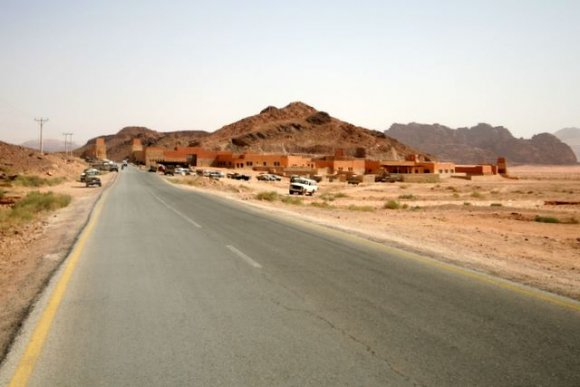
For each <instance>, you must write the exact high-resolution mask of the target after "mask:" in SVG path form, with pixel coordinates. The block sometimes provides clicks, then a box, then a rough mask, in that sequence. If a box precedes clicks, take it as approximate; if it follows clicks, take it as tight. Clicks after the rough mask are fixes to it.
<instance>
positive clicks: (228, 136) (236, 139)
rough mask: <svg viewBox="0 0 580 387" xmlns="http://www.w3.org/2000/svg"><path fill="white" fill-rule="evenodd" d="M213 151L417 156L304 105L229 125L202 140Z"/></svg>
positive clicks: (267, 110) (375, 133)
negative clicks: (338, 149) (343, 152)
mask: <svg viewBox="0 0 580 387" xmlns="http://www.w3.org/2000/svg"><path fill="white" fill-rule="evenodd" d="M199 145H201V146H203V147H205V148H208V149H213V150H232V151H236V152H248V151H250V152H276V153H306V154H332V153H334V150H335V149H337V148H342V149H344V150H345V153H346V154H347V155H351V156H362V157H365V156H366V157H372V158H377V159H392V160H396V159H402V158H404V157H405V156H406V155H408V154H413V153H418V152H417V151H416V150H415V149H412V148H410V147H408V146H406V145H404V144H401V143H400V142H399V141H397V140H395V139H393V138H391V137H388V136H386V135H385V134H384V133H381V132H378V131H374V130H369V129H365V128H362V127H360V126H355V125H352V124H349V123H347V122H344V121H341V120H339V119H337V118H334V117H331V116H330V115H329V114H328V113H326V112H322V111H318V110H316V109H315V108H313V107H311V106H308V105H306V104H304V103H302V102H294V103H291V104H289V105H288V106H286V107H284V108H280V109H279V108H276V107H273V106H269V107H267V108H265V109H264V110H262V111H261V112H260V113H259V114H257V115H254V116H250V117H247V118H244V119H242V120H240V121H238V122H235V123H233V124H230V125H226V126H224V127H222V128H221V129H219V130H217V131H215V132H214V133H212V134H210V135H209V136H207V137H204V138H202V139H200V140H199Z"/></svg>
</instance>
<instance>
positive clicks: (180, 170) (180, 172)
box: [173, 168, 191, 176]
mask: <svg viewBox="0 0 580 387" xmlns="http://www.w3.org/2000/svg"><path fill="white" fill-rule="evenodd" d="M173 173H174V174H175V175H181V176H185V175H191V171H190V170H189V169H187V168H175V171H173Z"/></svg>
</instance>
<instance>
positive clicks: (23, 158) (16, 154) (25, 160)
mask: <svg viewBox="0 0 580 387" xmlns="http://www.w3.org/2000/svg"><path fill="white" fill-rule="evenodd" d="M84 167H86V165H85V163H84V162H83V161H82V160H79V159H76V158H72V159H71V158H69V157H66V156H65V155H64V154H62V153H50V154H44V155H41V154H40V152H38V150H35V149H31V148H26V147H23V146H19V145H13V144H9V143H6V142H2V141H0V176H4V175H8V176H10V175H22V174H24V175H39V176H65V177H71V176H75V177H76V176H78V173H79V171H82V169H83V168H84Z"/></svg>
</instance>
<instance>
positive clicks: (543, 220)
mask: <svg viewBox="0 0 580 387" xmlns="http://www.w3.org/2000/svg"><path fill="white" fill-rule="evenodd" d="M534 221H536V222H540V223H561V222H560V219H558V218H554V217H552V216H540V215H536V217H535V218H534Z"/></svg>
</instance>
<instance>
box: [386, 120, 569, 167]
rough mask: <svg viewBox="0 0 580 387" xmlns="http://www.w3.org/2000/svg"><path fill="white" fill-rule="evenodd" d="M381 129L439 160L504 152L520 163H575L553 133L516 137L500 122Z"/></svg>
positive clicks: (479, 158) (463, 160)
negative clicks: (494, 124)
mask: <svg viewBox="0 0 580 387" xmlns="http://www.w3.org/2000/svg"><path fill="white" fill-rule="evenodd" d="M385 133H386V134H387V135H389V136H391V137H393V138H396V139H398V140H399V141H401V142H404V143H406V144H409V145H410V146H413V147H415V148H417V149H420V150H422V151H423V152H427V153H430V154H433V155H434V156H435V157H437V158H438V159H440V160H450V161H454V162H456V163H459V164H475V163H490V162H495V160H496V159H497V157H499V156H505V157H506V158H507V159H508V162H513V163H520V164H523V163H525V164H575V163H577V158H576V155H575V154H574V152H573V151H572V149H570V147H569V146H568V145H566V144H564V143H563V142H562V141H560V140H559V139H558V138H557V137H556V136H554V135H552V134H549V133H541V134H537V135H535V136H533V137H532V138H531V139H529V140H526V139H517V138H515V137H514V136H513V135H512V134H511V133H510V131H509V130H508V129H506V128H504V127H502V126H496V127H493V126H491V125H489V124H478V125H476V126H474V127H472V128H459V129H451V128H448V127H446V126H443V125H439V124H433V125H427V124H418V123H410V124H407V125H404V124H393V125H392V126H391V127H390V128H389V130H387V131H385Z"/></svg>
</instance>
